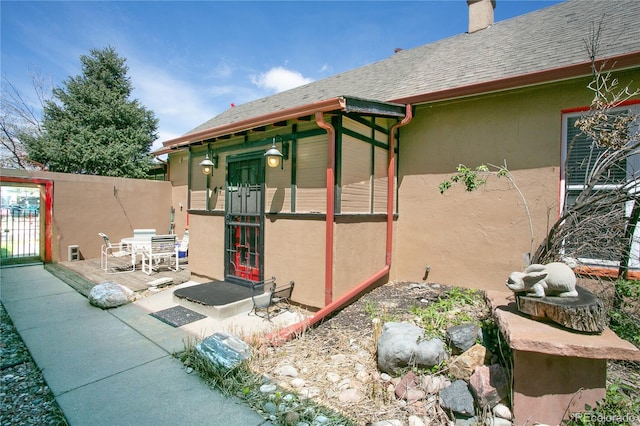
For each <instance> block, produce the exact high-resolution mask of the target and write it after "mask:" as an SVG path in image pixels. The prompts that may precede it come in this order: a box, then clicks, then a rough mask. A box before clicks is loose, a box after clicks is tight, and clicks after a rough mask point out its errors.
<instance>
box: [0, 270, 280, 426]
mask: <svg viewBox="0 0 640 426" xmlns="http://www.w3.org/2000/svg"><path fill="white" fill-rule="evenodd" d="M0 300H2V303H3V305H4V306H5V308H6V311H7V313H8V314H9V316H10V317H11V319H12V321H13V323H14V325H15V326H16V328H17V329H18V331H19V333H20V335H21V336H22V339H23V340H24V342H25V344H26V345H27V347H28V348H29V351H30V352H31V355H32V356H33V359H34V361H35V363H36V364H37V365H38V366H39V367H40V369H41V370H42V373H43V375H44V378H45V380H46V381H47V384H48V385H49V387H50V388H51V390H52V391H53V394H54V396H55V398H56V400H57V402H58V404H59V405H60V408H61V409H62V411H63V412H64V414H65V416H66V418H67V420H68V421H69V424H71V425H136V426H138V425H154V426H155V425H231V426H233V425H242V426H251V425H265V424H270V423H269V422H267V421H265V420H264V419H263V418H262V417H261V416H259V415H258V414H257V413H256V412H254V411H253V410H251V409H250V408H249V407H248V406H246V405H244V404H243V403H242V402H240V401H239V400H237V399H234V398H226V397H224V396H222V395H221V394H220V393H219V392H217V391H215V390H212V389H210V388H209V387H207V385H206V384H205V383H204V382H203V381H202V380H201V379H200V377H199V376H198V375H197V374H196V373H192V374H187V373H186V370H185V369H184V368H183V366H182V364H181V363H180V362H179V361H178V360H176V359H174V358H173V357H172V356H171V354H172V353H173V352H175V351H178V350H181V349H183V348H184V343H183V341H184V340H185V339H188V338H189V337H188V336H189V335H188V334H187V333H186V332H185V331H183V330H180V329H177V328H173V327H171V326H168V325H166V324H164V323H163V322H161V321H158V320H157V319H155V318H153V317H150V316H149V315H148V314H147V312H145V311H144V310H142V309H141V308H139V307H138V306H136V305H134V304H129V305H126V306H121V307H119V308H117V309H112V310H108V311H105V310H102V309H99V308H96V307H93V306H91V305H90V304H89V302H88V301H87V299H86V298H85V297H83V296H82V295H80V294H78V293H77V292H76V291H75V290H73V289H72V288H71V287H69V286H68V285H67V284H65V283H64V282H63V281H61V280H59V279H58V278H56V277H54V276H53V275H51V274H50V273H49V272H47V271H45V270H44V268H43V266H41V265H37V266H22V267H14V268H2V269H0Z"/></svg>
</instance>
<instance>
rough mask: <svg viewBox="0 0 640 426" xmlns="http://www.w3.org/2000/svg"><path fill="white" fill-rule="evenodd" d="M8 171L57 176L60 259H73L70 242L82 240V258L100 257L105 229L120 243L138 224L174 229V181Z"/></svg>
mask: <svg viewBox="0 0 640 426" xmlns="http://www.w3.org/2000/svg"><path fill="white" fill-rule="evenodd" d="M2 175H3V176H15V177H22V178H39V179H47V180H51V181H53V227H52V231H53V238H52V261H54V262H58V261H65V260H68V259H67V256H68V250H67V249H68V246H69V245H76V244H77V245H79V246H80V254H81V256H82V258H84V259H91V258H97V257H100V246H101V245H102V240H101V238H100V237H99V236H98V233H99V232H104V233H105V234H107V235H108V236H109V237H110V238H111V239H112V240H113V241H114V242H118V241H120V239H121V238H124V237H128V236H131V235H133V229H134V228H155V229H156V230H157V232H158V233H167V232H168V231H169V221H170V213H171V184H170V183H169V182H161V181H153V180H142V179H123V178H113V177H104V176H88V175H76V174H66V173H50V172H38V171H29V172H28V171H25V170H7V169H3V170H2Z"/></svg>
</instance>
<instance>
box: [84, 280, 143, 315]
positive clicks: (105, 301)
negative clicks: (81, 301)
mask: <svg viewBox="0 0 640 426" xmlns="http://www.w3.org/2000/svg"><path fill="white" fill-rule="evenodd" d="M134 300H135V293H134V292H133V291H131V290H129V289H128V288H127V287H125V286H122V285H120V284H118V283H115V282H113V281H105V282H103V283H100V284H98V285H95V286H93V288H92V289H91V291H90V292H89V303H91V304H92V305H93V306H97V307H98V308H102V309H109V308H117V307H118V306H122V305H126V304H127V303H131V302H133V301H134Z"/></svg>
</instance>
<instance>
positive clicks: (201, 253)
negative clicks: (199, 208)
mask: <svg viewBox="0 0 640 426" xmlns="http://www.w3.org/2000/svg"><path fill="white" fill-rule="evenodd" d="M189 270H190V271H191V273H192V274H194V275H195V276H196V277H201V278H208V279H219V280H223V279H224V216H212V215H207V214H204V215H203V214H193V215H190V216H189ZM196 279H197V278H196ZM197 280H198V281H203V280H201V279H197Z"/></svg>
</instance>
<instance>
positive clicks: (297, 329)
mask: <svg viewBox="0 0 640 426" xmlns="http://www.w3.org/2000/svg"><path fill="white" fill-rule="evenodd" d="M412 118H413V111H412V109H411V105H410V104H407V106H406V114H405V117H404V118H403V119H402V121H401V122H399V123H396V124H395V125H393V126H392V127H391V132H390V135H389V163H388V166H387V244H386V256H385V265H384V267H383V268H382V269H381V270H380V271H378V272H376V273H375V274H373V275H372V276H370V277H369V278H367V279H366V280H364V281H363V282H362V283H360V284H358V285H357V286H356V287H355V288H353V289H352V290H350V291H349V292H347V293H346V294H344V295H343V296H342V297H340V298H339V299H336V300H334V301H332V302H330V303H325V306H324V308H322V309H320V310H319V311H318V312H316V313H315V314H314V315H313V316H312V317H311V318H307V319H305V320H303V321H300V322H298V323H296V324H293V325H290V326H288V327H285V328H283V329H281V330H280V331H278V332H276V333H272V334H269V335H267V336H266V337H267V340H268V341H269V342H270V343H271V344H273V345H279V344H282V343H284V342H286V341H288V340H290V339H292V338H293V337H295V336H296V335H298V334H300V333H302V332H303V331H304V330H306V329H307V328H309V327H312V326H313V325H315V324H317V323H319V322H321V321H322V320H324V319H325V318H326V317H327V316H329V315H331V314H332V313H333V312H335V311H337V310H338V309H340V308H342V307H343V306H345V305H346V304H347V303H349V301H351V299H353V298H354V297H356V296H357V295H359V294H360V293H362V292H364V291H365V290H367V289H368V288H369V287H370V286H371V285H373V284H374V283H375V282H376V281H378V280H379V279H381V278H383V277H384V276H386V275H387V274H388V273H389V271H390V270H391V251H392V242H393V204H394V203H393V201H394V200H393V188H394V183H395V167H396V158H395V132H396V130H397V129H398V128H400V127H403V126H406V125H407V124H409V122H410V121H411V119H412ZM316 123H318V125H319V126H320V127H322V128H324V129H327V132H331V133H330V141H331V140H334V138H335V131H334V129H333V127H332V126H330V125H329V124H327V123H325V122H324V121H323V120H322V113H316ZM321 123H322V124H321ZM325 126H327V127H325ZM329 128H330V129H331V130H329ZM330 145H332V147H331V148H329V151H330V155H331V157H332V159H331V161H332V162H333V156H334V155H335V151H334V149H335V147H333V144H331V143H330ZM331 164H332V167H331V183H332V185H331V189H329V187H328V184H329V176H328V175H329V167H327V207H328V205H329V193H331V205H332V206H333V193H334V189H333V180H334V179H333V163H331ZM329 224H330V225H329ZM329 227H331V246H329V244H328V243H329V235H328V234H329ZM329 250H331V260H332V261H331V263H329V262H327V263H326V267H327V268H329V267H330V268H331V277H333V209H332V210H331V221H329V210H327V251H329ZM330 284H331V283H329V282H327V283H325V287H326V285H330ZM325 299H326V293H325Z"/></svg>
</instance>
